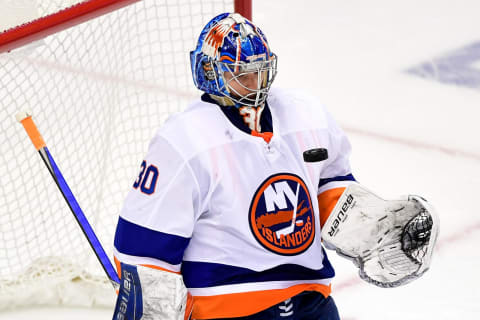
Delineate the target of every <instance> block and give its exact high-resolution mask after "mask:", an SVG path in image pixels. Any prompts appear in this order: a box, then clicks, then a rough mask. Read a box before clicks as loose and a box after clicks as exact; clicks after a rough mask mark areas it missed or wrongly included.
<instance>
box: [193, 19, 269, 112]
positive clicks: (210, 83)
mask: <svg viewBox="0 0 480 320" xmlns="http://www.w3.org/2000/svg"><path fill="white" fill-rule="evenodd" d="M190 63H191V67H192V76H193V81H194V83H195V85H196V86H197V88H198V89H200V90H202V91H204V92H206V93H208V94H213V95H216V96H220V97H221V96H224V97H227V98H229V99H231V100H232V101H233V102H234V103H235V105H236V106H237V107H240V106H247V107H257V106H259V105H261V104H263V103H264V102H265V100H266V98H267V95H268V90H269V89H270V86H271V85H272V83H273V80H274V79H275V75H276V73H277V57H276V55H275V54H274V53H273V52H271V51H270V47H269V46H268V42H267V38H266V37H265V35H264V34H263V33H262V31H261V30H260V29H259V28H258V27H257V26H255V25H254V24H253V23H252V22H251V21H249V20H247V19H245V18H244V17H242V16H241V15H240V14H238V13H222V14H220V15H218V16H216V17H215V18H213V19H212V20H211V21H210V22H209V23H208V24H207V25H206V26H205V28H204V29H203V30H202V33H201V34H200V37H199V39H198V43H197V47H196V49H195V50H193V51H192V52H190ZM250 74H255V76H256V77H257V81H256V84H257V85H256V87H253V88H251V87H249V86H247V85H245V84H244V83H243V82H242V78H243V79H244V78H246V77H247V76H248V75H250ZM232 82H235V83H236V84H237V85H239V86H240V87H242V88H244V89H245V90H247V93H240V92H238V91H237V90H235V87H236V86H232V85H231V84H232ZM242 91H243V90H242Z"/></svg>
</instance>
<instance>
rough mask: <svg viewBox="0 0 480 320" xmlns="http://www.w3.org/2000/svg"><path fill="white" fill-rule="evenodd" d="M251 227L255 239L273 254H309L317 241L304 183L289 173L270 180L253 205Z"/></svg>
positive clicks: (250, 212)
mask: <svg viewBox="0 0 480 320" xmlns="http://www.w3.org/2000/svg"><path fill="white" fill-rule="evenodd" d="M249 224H250V229H251V231H252V233H253V236H254V237H255V239H256V240H257V241H258V242H259V243H260V244H261V245H262V246H263V247H264V248H266V249H268V250H269V251H271V252H274V253H276V254H280V255H298V254H300V253H302V252H304V251H306V250H307V249H308V248H309V247H310V245H311V244H312V243H313V240H314V238H315V215H314V214H313V207H312V201H311V199H310V194H309V192H308V189H307V186H306V185H305V183H304V182H303V180H302V179H301V178H300V177H298V176H296V175H293V174H290V173H281V174H276V175H273V176H270V177H268V178H267V179H266V180H265V181H264V182H263V183H262V184H261V185H260V187H259V188H258V190H257V191H256V192H255V195H254V197H253V200H252V203H251V204H250V210H249Z"/></svg>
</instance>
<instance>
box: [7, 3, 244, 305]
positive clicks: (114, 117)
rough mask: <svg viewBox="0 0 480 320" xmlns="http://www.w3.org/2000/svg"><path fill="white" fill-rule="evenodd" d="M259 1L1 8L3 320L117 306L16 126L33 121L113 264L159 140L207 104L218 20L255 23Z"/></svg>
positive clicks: (96, 266)
mask: <svg viewBox="0 0 480 320" xmlns="http://www.w3.org/2000/svg"><path fill="white" fill-rule="evenodd" d="M250 1H251V0H249V1H239V0H202V1H196V0H163V1H158V0H143V1H136V0H135V1H134V0H129V1H125V0H123V1H119V0H117V1H113V0H109V1H107V0H86V1H80V0H0V74H1V75H2V76H1V77H0V179H1V182H0V310H1V309H5V308H12V307H15V306H30V305H39V304H49V305H57V304H61V305H69V306H92V305H93V306H109V307H112V308H113V304H114V301H115V293H114V292H113V290H112V288H111V284H110V282H109V280H108V278H107V277H106V276H105V275H104V274H103V270H102V268H101V266H100V265H99V264H98V262H97V261H96V257H95V254H94V253H93V252H92V251H91V248H90V246H89V244H88V242H87V241H86V239H85V238H84V236H83V234H82V231H81V230H80V228H78V226H77V225H76V222H75V220H74V219H73V218H72V216H71V213H70V212H69V208H68V206H67V205H66V204H65V202H64V201H63V198H62V196H61V194H59V192H58V190H56V186H55V184H54V183H53V182H52V181H51V178H50V177H49V173H48V172H47V170H45V168H44V167H43V164H42V163H41V161H39V159H38V156H37V155H36V154H35V151H34V150H33V148H32V147H31V144H30V142H29V141H28V138H26V136H25V133H24V132H23V129H22V128H21V126H19V125H18V123H17V122H16V119H15V114H16V113H17V112H18V111H19V110H22V109H31V110H32V111H33V113H34V114H35V117H36V119H37V123H38V125H39V129H40V130H41V131H42V133H43V135H44V137H45V139H46V140H47V141H48V142H49V146H51V148H52V151H53V152H54V155H55V159H56V162H57V163H58V164H59V166H61V168H62V173H63V175H64V176H65V179H66V180H67V181H68V184H69V185H70V188H71V189H72V192H73V193H74V194H75V197H76V199H77V200H78V202H79V204H80V205H81V206H82V209H83V211H84V213H85V215H86V217H87V219H88V221H89V222H90V223H91V224H92V228H93V229H94V231H95V234H96V235H97V237H98V239H99V241H100V243H101V244H102V246H103V247H104V249H105V250H106V251H107V254H109V256H110V257H111V258H113V256H112V247H113V234H114V231H115V226H116V223H117V219H118V214H119V211H120V209H121V206H122V204H123V200H124V198H125V196H126V194H127V192H128V190H129V189H130V187H131V184H132V183H133V182H134V180H135V177H136V175H137V173H138V170H139V166H140V163H141V161H142V159H143V156H144V154H145V152H146V150H147V147H148V143H149V141H150V139H151V138H152V137H153V135H154V133H155V131H156V130H157V129H158V128H159V127H160V126H161V124H162V123H163V121H164V120H165V119H166V117H168V115H169V114H171V113H173V112H177V111H180V110H182V109H183V108H184V107H186V105H187V104H188V103H189V101H190V100H191V99H193V98H195V97H197V96H198V95H199V93H198V91H196V89H195V87H194V85H193V83H192V79H191V75H190V62H189V51H190V50H192V49H194V47H195V45H196V39H197V38H198V35H199V34H200V31H201V29H202V28H203V26H204V24H205V23H206V22H207V21H209V20H210V19H211V18H212V17H213V16H215V15H217V14H219V13H221V12H227V11H236V12H239V13H241V14H243V15H245V16H247V17H249V16H250V17H251V8H252V6H251V2H250ZM3 30H6V31H5V32H2V31H3Z"/></svg>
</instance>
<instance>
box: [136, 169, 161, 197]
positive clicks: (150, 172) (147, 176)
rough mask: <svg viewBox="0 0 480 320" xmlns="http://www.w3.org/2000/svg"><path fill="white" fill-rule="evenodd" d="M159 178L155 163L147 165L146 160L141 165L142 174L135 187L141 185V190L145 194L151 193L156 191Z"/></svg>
mask: <svg viewBox="0 0 480 320" xmlns="http://www.w3.org/2000/svg"><path fill="white" fill-rule="evenodd" d="M157 179H158V168H157V167H155V166H154V165H153V164H151V165H149V166H148V167H147V162H146V161H145V160H144V161H143V162H142V165H141V170H140V174H139V175H138V178H137V180H136V181H135V183H134V184H133V187H134V188H135V189H138V187H140V191H142V192H143V193H145V194H148V195H151V194H153V193H154V192H155V187H156V185H157Z"/></svg>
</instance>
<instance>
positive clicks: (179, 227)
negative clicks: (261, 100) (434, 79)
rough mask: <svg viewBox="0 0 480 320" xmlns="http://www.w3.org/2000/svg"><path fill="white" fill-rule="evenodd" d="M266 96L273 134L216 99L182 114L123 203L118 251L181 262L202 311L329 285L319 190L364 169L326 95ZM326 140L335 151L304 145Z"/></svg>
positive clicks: (249, 306)
mask: <svg viewBox="0 0 480 320" xmlns="http://www.w3.org/2000/svg"><path fill="white" fill-rule="evenodd" d="M267 102H268V106H269V108H270V111H271V115H272V123H273V136H272V138H271V140H270V142H269V143H267V142H266V141H265V140H264V139H262V138H261V137H258V136H252V135H249V134H247V133H245V132H244V131H241V130H239V129H238V128H237V127H235V126H234V125H233V124H232V123H231V122H230V121H229V120H228V119H227V117H225V115H224V114H223V113H222V110H220V107H219V106H217V105H215V104H212V103H207V102H204V101H196V102H194V103H193V104H191V105H190V106H189V107H188V108H187V110H186V111H184V112H182V113H180V114H177V115H174V116H172V117H171V118H170V119H169V120H168V121H167V122H166V123H165V125H164V126H163V127H162V128H161V129H160V130H159V131H158V132H157V134H156V136H155V137H154V139H153V140H152V142H151V144H150V147H149V151H148V154H147V156H146V158H145V160H144V161H143V162H142V165H141V172H140V175H139V177H138V179H137V181H135V183H134V185H133V189H132V190H131V192H130V193H129V194H128V196H127V198H126V201H125V204H124V207H123V210H122V212H121V214H120V219H119V223H118V226H117V233H116V237H115V256H116V258H117V259H118V260H120V261H122V262H125V263H128V264H136V265H148V266H151V267H156V268H160V269H166V270H170V271H174V272H181V274H182V276H183V279H184V283H185V285H186V287H187V288H188V290H189V292H190V293H191V294H192V295H193V299H194V311H193V312H194V313H193V318H195V319H211V318H224V317H240V316H245V315H249V314H253V313H256V312H259V311H261V310H264V309H266V308H268V307H269V306H272V305H274V304H276V303H279V302H281V301H284V300H286V299H288V298H289V297H291V296H294V295H296V294H297V293H300V292H302V291H305V290H313V291H319V292H321V293H323V294H324V295H325V296H328V295H329V293H330V281H331V278H332V277H333V276H334V271H333V268H332V266H331V265H330V263H329V261H328V259H327V257H326V255H325V251H324V250H323V248H322V244H321V239H320V215H319V203H318V201H317V195H318V194H319V193H322V192H328V191H329V190H332V189H336V188H339V187H344V186H346V185H347V184H348V183H351V181H352V180H354V179H353V177H352V175H351V170H350V165H349V161H348V157H349V154H350V144H349V142H348V140H347V138H346V137H345V135H344V133H343V132H342V130H341V129H340V128H339V127H338V126H337V124H336V123H335V121H334V120H333V119H332V118H331V116H330V115H329V114H328V113H327V112H326V110H325V109H324V107H323V106H321V105H320V104H318V103H317V101H316V100H315V99H313V98H311V97H308V96H305V95H303V94H300V93H298V92H295V91H286V90H280V89H272V90H271V92H270V94H269V98H268V100H267ZM319 147H322V148H326V149H327V150H328V153H329V158H328V159H327V160H325V161H321V162H316V163H306V162H304V160H303V156H302V154H303V151H305V150H309V149H312V148H319ZM333 205H334V203H333ZM323 207H325V206H323ZM323 207H322V206H321V208H323ZM326 207H330V204H328V205H326ZM331 207H332V208H333V206H331Z"/></svg>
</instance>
